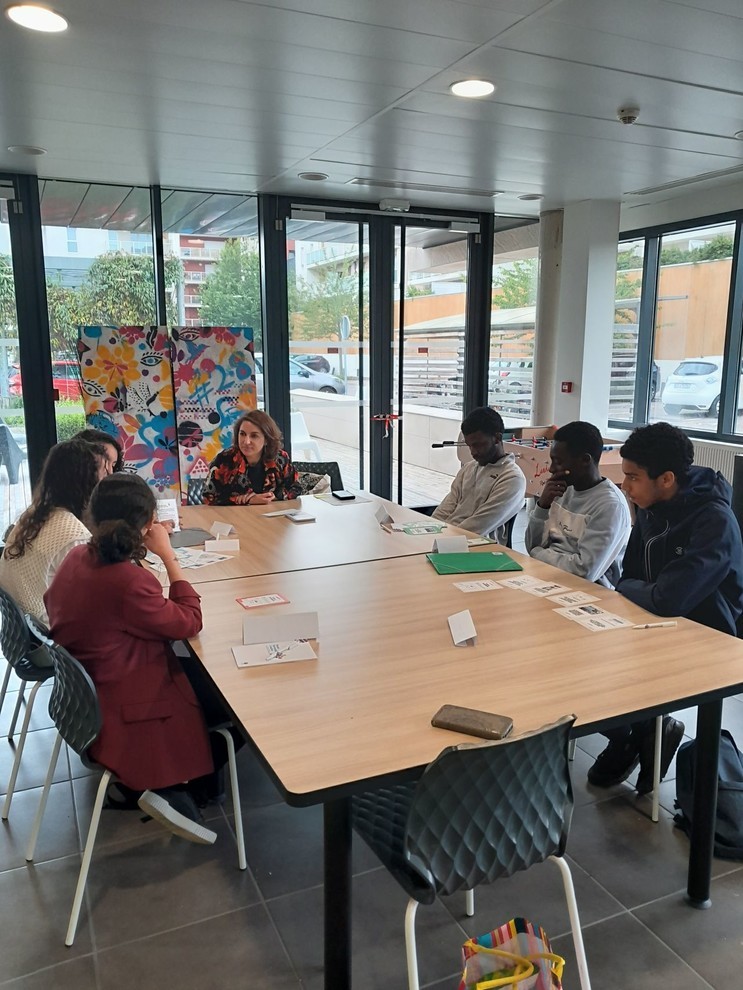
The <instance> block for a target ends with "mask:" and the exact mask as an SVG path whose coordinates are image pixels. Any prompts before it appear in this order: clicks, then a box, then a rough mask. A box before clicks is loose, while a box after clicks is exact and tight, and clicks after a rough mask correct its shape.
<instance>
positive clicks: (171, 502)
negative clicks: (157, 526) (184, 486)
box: [156, 498, 181, 533]
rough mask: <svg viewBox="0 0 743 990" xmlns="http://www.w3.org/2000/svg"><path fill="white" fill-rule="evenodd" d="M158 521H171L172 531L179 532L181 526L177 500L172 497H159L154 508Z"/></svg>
mask: <svg viewBox="0 0 743 990" xmlns="http://www.w3.org/2000/svg"><path fill="white" fill-rule="evenodd" d="M156 515H157V521H158V522H161V523H163V522H172V523H173V532H174V533H180V531H181V526H180V522H179V519H178V502H177V501H176V500H175V499H174V498H159V499H158V500H157V509H156Z"/></svg>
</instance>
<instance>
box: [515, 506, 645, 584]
mask: <svg viewBox="0 0 743 990" xmlns="http://www.w3.org/2000/svg"><path fill="white" fill-rule="evenodd" d="M628 523H629V515H628V513H627V512H626V510H625V508H624V507H623V506H622V505H621V503H619V502H611V503H609V504H608V505H605V506H601V507H600V508H599V509H598V510H597V511H596V512H593V513H590V514H589V515H588V516H587V517H586V528H585V532H584V534H583V536H582V537H581V540H580V543H579V545H578V549H577V551H576V552H575V553H565V552H564V551H563V552H561V551H560V550H559V549H558V548H555V547H542V546H535V547H534V548H533V549H531V550H529V554H530V556H532V557H533V558H534V559H535V560H541V561H543V562H544V563H545V564H552V566H553V567H559V568H560V570H563V571H568V572H569V573H570V574H576V575H577V576H578V577H582V578H585V579H586V580H587V581H597V580H598V579H599V578H600V577H601V576H602V575H603V574H605V573H606V571H607V570H608V568H609V567H610V565H611V563H612V561H614V560H615V559H616V556H617V554H618V553H619V551H620V550H621V549H622V546H623V544H624V542H625V540H626V538H627V532H628Z"/></svg>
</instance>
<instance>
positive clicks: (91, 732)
mask: <svg viewBox="0 0 743 990" xmlns="http://www.w3.org/2000/svg"><path fill="white" fill-rule="evenodd" d="M28 624H29V627H30V629H31V630H32V631H34V632H36V633H37V634H38V635H39V637H40V638H41V636H42V631H41V630H40V629H39V628H38V626H37V625H36V624H35V622H34V620H33V619H32V618H31V617H30V616H29V618H28ZM44 643H45V645H46V648H47V650H48V652H49V655H50V656H51V659H52V662H53V665H54V675H55V676H54V685H53V687H52V695H51V698H50V699H49V714H50V715H51V717H52V719H53V721H54V724H55V725H56V727H57V738H56V739H55V741H54V747H53V749H52V755H51V758H50V760H49V768H48V770H47V774H46V779H45V781H44V788H43V790H42V792H41V799H40V800H39V807H38V809H37V811H36V817H35V818H34V823H33V826H32V829H31V835H30V837H29V840H28V846H27V848H26V860H27V861H28V862H29V863H30V862H32V861H33V858H34V852H35V849H36V840H37V838H38V835H39V830H40V828H41V822H42V819H43V817H44V811H45V809H46V803H47V799H48V797H49V790H50V788H51V786H52V780H53V779H54V771H55V769H56V766H57V760H58V758H59V750H60V748H61V746H62V742H63V741H64V742H66V743H67V745H68V746H69V747H70V749H73V750H74V751H75V752H76V753H77V754H78V756H79V757H80V759H81V760H82V762H83V763H84V764H85V766H87V767H90V768H91V769H95V770H102V771H103V773H102V776H101V779H100V782H99V784H98V790H97V792H96V796H95V802H94V804H93V812H92V814H91V817H90V826H89V828H88V836H87V838H86V840H85V849H84V850H83V858H82V863H81V864H80V873H79V874H78V878H77V887H76V888H75V896H74V898H73V901H72V911H71V912H70V920H69V924H68V926H67V934H66V936H65V945H72V943H73V942H74V941H75V932H76V931H77V923H78V919H79V917H80V907H81V906H82V901H83V896H84V894H85V885H86V883H87V880H88V871H89V869H90V861H91V859H92V856H93V848H94V846H95V840H96V835H97V834H98V825H99V822H100V819H101V811H102V809H103V802H104V800H105V797H106V788H107V787H108V785H109V783H110V782H111V780H112V779H114V775H113V773H112V772H111V771H110V770H108V769H107V768H106V767H103V766H101V765H100V764H98V763H96V762H95V761H93V760H91V759H90V757H89V756H88V750H89V749H90V747H91V746H92V745H93V743H94V742H95V740H96V739H97V738H98V734H99V733H100V731H101V724H102V723H101V710H100V707H99V705H98V695H97V694H96V690H95V685H94V684H93V682H92V680H91V679H90V677H89V675H88V673H87V671H86V670H85V668H84V667H83V666H82V664H80V663H79V662H78V661H77V660H75V658H74V657H73V656H71V655H70V654H69V653H68V652H67V650H65V649H64V647H62V646H60V645H59V644H58V643H55V642H53V641H52V640H51V639H48V638H46V639H44ZM211 731H214V732H219V733H220V735H221V736H222V737H223V738H224V740H225V743H226V745H227V752H228V759H229V770H230V784H231V787H232V800H233V810H234V824H235V837H236V840H237V851H238V865H239V867H240V869H241V870H244V869H246V868H247V859H246V857H245V843H244V838H243V829H242V809H241V807H240V791H239V786H238V781H237V767H236V764H235V746H234V742H233V739H232V736H231V735H230V733H229V732H228V731H227V729H226V728H225V727H223V726H219V727H215V728H214V729H213V730H211Z"/></svg>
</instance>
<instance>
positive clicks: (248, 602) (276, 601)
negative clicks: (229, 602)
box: [235, 594, 289, 608]
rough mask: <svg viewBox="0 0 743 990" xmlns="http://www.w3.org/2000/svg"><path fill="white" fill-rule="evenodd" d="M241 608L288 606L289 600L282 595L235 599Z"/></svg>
mask: <svg viewBox="0 0 743 990" xmlns="http://www.w3.org/2000/svg"><path fill="white" fill-rule="evenodd" d="M235 601H236V602H239V604H240V605H242V607H243V608H261V606H263V605H288V604H289V599H288V598H285V597H284V595H278V594H277V595H259V596H258V597H257V598H236V599H235Z"/></svg>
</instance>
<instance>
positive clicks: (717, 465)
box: [692, 440, 743, 485]
mask: <svg viewBox="0 0 743 990" xmlns="http://www.w3.org/2000/svg"><path fill="white" fill-rule="evenodd" d="M692 443H693V444H694V463H695V464H699V465H700V466H701V467H711V468H714V469H715V471H719V472H720V473H721V474H722V475H723V477H725V478H727V480H728V481H729V482H730V484H731V485H732V483H733V464H734V463H735V456H736V454H743V446H739V445H738V444H735V443H719V442H716V441H714V440H692Z"/></svg>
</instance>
